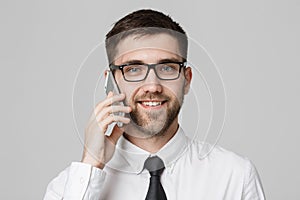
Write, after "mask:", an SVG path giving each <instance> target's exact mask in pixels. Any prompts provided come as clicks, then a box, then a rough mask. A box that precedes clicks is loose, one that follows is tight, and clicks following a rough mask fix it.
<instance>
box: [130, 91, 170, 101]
mask: <svg viewBox="0 0 300 200" xmlns="http://www.w3.org/2000/svg"><path fill="white" fill-rule="evenodd" d="M142 99H149V100H152V99H160V100H165V101H169V100H170V99H171V98H170V97H169V96H168V95H165V94H162V93H158V92H154V93H145V94H142V95H140V96H135V97H134V99H133V101H134V102H138V101H140V100H142Z"/></svg>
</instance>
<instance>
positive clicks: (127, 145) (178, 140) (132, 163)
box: [106, 127, 189, 174]
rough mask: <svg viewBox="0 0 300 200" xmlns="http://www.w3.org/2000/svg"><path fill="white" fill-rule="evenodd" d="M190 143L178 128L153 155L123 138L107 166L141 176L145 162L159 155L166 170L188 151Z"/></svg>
mask: <svg viewBox="0 0 300 200" xmlns="http://www.w3.org/2000/svg"><path fill="white" fill-rule="evenodd" d="M188 143H189V139H188V137H187V136H186V135H185V134H184V132H183V130H182V128H181V127H179V128H178V130H177V132H176V133H175V135H174V136H173V137H172V138H171V139H170V141H169V142H168V143H167V144H165V145H164V146H163V147H162V148H161V149H160V150H159V151H158V152H157V153H155V154H151V153H149V152H147V151H145V150H143V149H141V148H139V147H137V146H135V145H134V144H132V143H131V142H129V141H128V140H127V139H126V138H125V137H124V136H121V137H120V139H119V141H118V143H117V145H116V149H115V153H114V156H113V157H112V159H111V160H110V161H109V162H108V163H107V164H106V167H108V168H111V169H114V170H118V171H123V172H128V173H136V174H139V173H141V172H142V171H143V168H144V162H145V160H146V159H147V158H148V157H149V156H154V155H157V156H159V157H160V158H161V159H162V160H163V161H164V164H165V166H166V168H171V167H172V166H173V164H174V163H175V162H176V160H177V159H178V158H179V157H180V156H181V154H182V153H183V152H184V151H185V150H186V149H187V147H188Z"/></svg>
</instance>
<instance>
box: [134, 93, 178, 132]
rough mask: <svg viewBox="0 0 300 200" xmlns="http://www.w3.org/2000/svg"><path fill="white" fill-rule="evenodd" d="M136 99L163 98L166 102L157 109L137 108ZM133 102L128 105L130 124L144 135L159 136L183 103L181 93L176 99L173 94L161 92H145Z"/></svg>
mask: <svg viewBox="0 0 300 200" xmlns="http://www.w3.org/2000/svg"><path fill="white" fill-rule="evenodd" d="M138 99H150V100H151V99H164V100H166V102H164V103H163V104H165V103H166V104H167V105H163V104H162V105H163V106H164V107H163V108H161V109H159V110H154V109H153V110H151V109H150V110H149V111H145V110H141V108H139V105H138V104H139V103H138ZM133 102H134V103H132V104H131V105H130V107H132V111H131V112H130V114H129V115H130V117H131V120H132V124H133V125H134V127H135V128H136V129H138V131H139V132H141V133H142V134H143V135H144V136H147V137H152V136H161V135H163V134H164V133H165V132H166V131H167V130H168V128H169V127H170V126H171V124H172V123H173V122H174V120H175V119H176V118H177V116H178V114H179V112H180V108H181V105H182V103H183V95H182V97H181V99H179V100H178V98H177V97H175V96H174V95H172V96H168V95H165V94H162V93H158V92H156V93H147V94H144V95H141V96H137V97H135V98H134V101H133Z"/></svg>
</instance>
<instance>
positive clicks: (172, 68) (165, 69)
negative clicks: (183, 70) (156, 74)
mask: <svg viewBox="0 0 300 200" xmlns="http://www.w3.org/2000/svg"><path fill="white" fill-rule="evenodd" d="M160 70H161V71H162V72H173V71H176V70H177V69H176V66H174V65H172V64H164V65H162V66H161V68H160Z"/></svg>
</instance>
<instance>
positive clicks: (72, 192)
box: [44, 162, 106, 200]
mask: <svg viewBox="0 0 300 200" xmlns="http://www.w3.org/2000/svg"><path fill="white" fill-rule="evenodd" d="M105 175H106V174H105V172H104V171H103V170H101V169H98V168H96V167H93V166H91V165H89V164H85V163H81V162H73V163H71V165H70V166H69V167H68V168H66V169H65V170H64V171H62V172H61V173H60V174H59V175H58V176H57V177H56V178H54V179H53V180H52V181H51V182H50V183H49V185H48V187H47V190H46V194H45V196H44V200H59V199H60V200H61V199H64V200H71V199H72V200H77V199H78V200H79V199H80V200H96V199H97V200H98V199H99V198H100V194H101V189H102V186H103V183H104V180H105Z"/></svg>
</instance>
